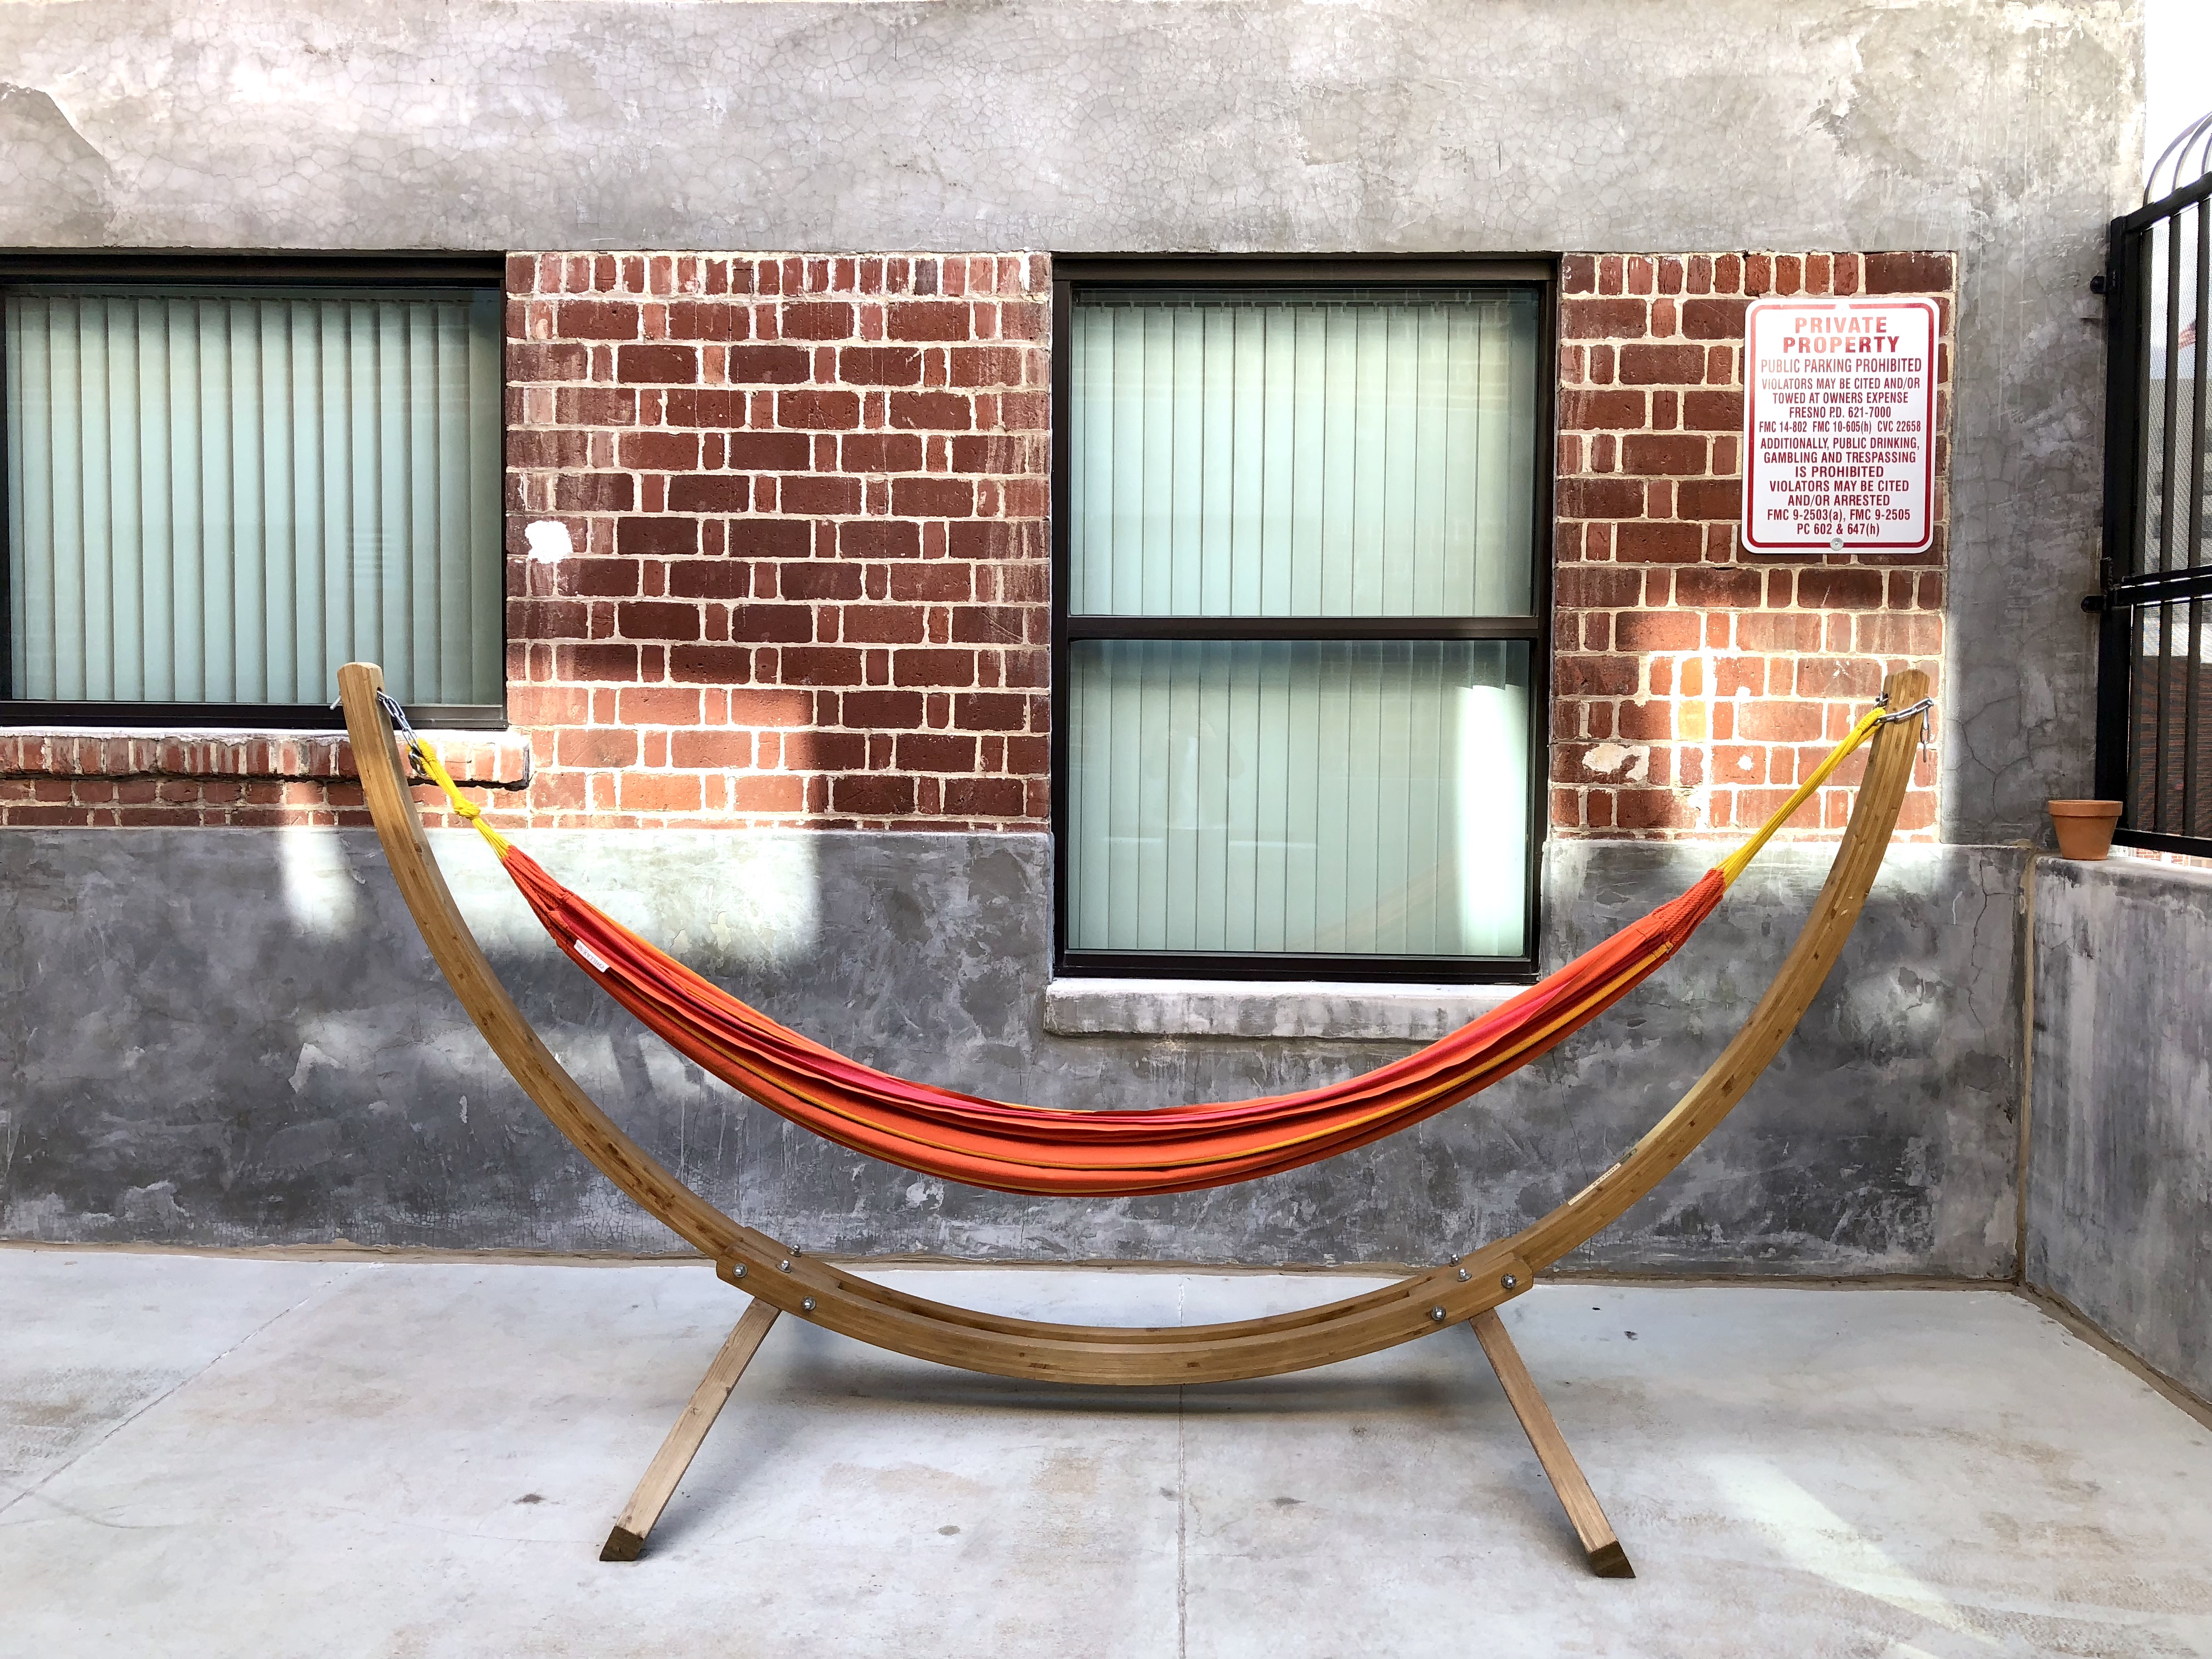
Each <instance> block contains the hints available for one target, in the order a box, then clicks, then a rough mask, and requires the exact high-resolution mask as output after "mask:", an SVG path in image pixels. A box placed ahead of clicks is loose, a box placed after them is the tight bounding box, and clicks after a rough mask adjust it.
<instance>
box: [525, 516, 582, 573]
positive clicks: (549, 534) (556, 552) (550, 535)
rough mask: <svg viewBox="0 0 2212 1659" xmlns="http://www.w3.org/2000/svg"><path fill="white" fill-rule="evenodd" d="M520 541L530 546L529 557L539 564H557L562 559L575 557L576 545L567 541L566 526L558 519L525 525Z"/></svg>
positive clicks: (536, 521)
mask: <svg viewBox="0 0 2212 1659" xmlns="http://www.w3.org/2000/svg"><path fill="white" fill-rule="evenodd" d="M522 539H523V540H524V541H526V542H527V543H528V544H530V556H531V557H532V558H533V559H536V560H537V561H538V562H539V563H541V564H558V563H559V562H561V561H562V560H563V559H573V558H574V557H575V556H576V544H575V543H574V542H572V541H570V540H569V539H568V526H567V525H565V524H562V522H561V521H560V520H558V519H538V520H532V522H531V523H529V524H526V525H525V526H523V527H522Z"/></svg>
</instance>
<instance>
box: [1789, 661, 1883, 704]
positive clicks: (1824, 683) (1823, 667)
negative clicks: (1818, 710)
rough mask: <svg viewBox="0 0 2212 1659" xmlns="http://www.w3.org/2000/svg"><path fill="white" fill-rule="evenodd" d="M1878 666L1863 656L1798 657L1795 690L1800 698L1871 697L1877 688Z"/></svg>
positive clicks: (1879, 675)
mask: <svg viewBox="0 0 2212 1659" xmlns="http://www.w3.org/2000/svg"><path fill="white" fill-rule="evenodd" d="M1881 679H1882V675H1881V664H1880V663H1876V662H1870V661H1869V660H1867V659H1864V658H1850V657H1800V658H1798V659H1797V675H1796V691H1797V695H1798V696H1801V697H1823V698H1834V697H1869V698H1870V697H1873V696H1876V695H1877V694H1878V693H1879V692H1880V691H1881Z"/></svg>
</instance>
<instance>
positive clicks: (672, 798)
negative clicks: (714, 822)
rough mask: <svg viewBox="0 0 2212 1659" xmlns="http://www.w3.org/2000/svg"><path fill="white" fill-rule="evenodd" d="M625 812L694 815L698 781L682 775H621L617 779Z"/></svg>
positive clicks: (670, 773) (688, 774)
mask: <svg viewBox="0 0 2212 1659" xmlns="http://www.w3.org/2000/svg"><path fill="white" fill-rule="evenodd" d="M617 785H618V799H620V800H621V802H622V809H623V811H625V812H696V811H698V810H699V802H700V793H699V780H698V778H697V777H696V775H692V774H690V773H684V772H642V771H633V772H623V773H622V774H620V775H619V776H618V779H617Z"/></svg>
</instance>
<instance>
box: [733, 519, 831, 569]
mask: <svg viewBox="0 0 2212 1659" xmlns="http://www.w3.org/2000/svg"><path fill="white" fill-rule="evenodd" d="M813 541H814V530H813V526H811V525H808V524H806V523H805V522H804V521H802V520H797V519H746V520H741V521H740V522H738V523H735V524H732V526H730V551H731V553H732V555H738V554H742V555H744V556H748V557H751V558H757V559H803V558H805V556H807V554H808V552H809V551H811V549H812V546H813Z"/></svg>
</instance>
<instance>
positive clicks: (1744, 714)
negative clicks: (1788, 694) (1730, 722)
mask: <svg viewBox="0 0 2212 1659" xmlns="http://www.w3.org/2000/svg"><path fill="white" fill-rule="evenodd" d="M1735 724H1736V732H1737V734H1738V735H1739V736H1741V737H1744V738H1750V739H1752V740H1753V741H1754V742H1759V743H1809V742H1811V741H1813V740H1814V738H1818V737H1819V736H1820V730H1821V716H1820V704H1818V703H1813V702H1776V701H1774V700H1771V699H1768V700H1765V701H1762V702H1747V703H1745V704H1744V705H1743V706H1742V707H1741V708H1739V709H1737V711H1736V721H1735Z"/></svg>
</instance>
